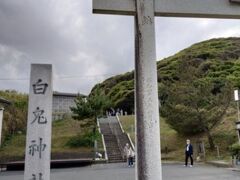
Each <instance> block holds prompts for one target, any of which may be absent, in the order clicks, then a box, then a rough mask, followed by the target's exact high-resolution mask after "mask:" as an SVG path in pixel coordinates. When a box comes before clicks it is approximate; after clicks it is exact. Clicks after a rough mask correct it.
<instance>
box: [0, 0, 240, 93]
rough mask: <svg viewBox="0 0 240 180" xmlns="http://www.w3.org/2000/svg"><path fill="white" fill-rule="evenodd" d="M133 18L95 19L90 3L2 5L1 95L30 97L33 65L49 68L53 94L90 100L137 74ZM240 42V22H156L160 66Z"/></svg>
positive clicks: (1, 0) (11, 0) (63, 0)
mask: <svg viewBox="0 0 240 180" xmlns="http://www.w3.org/2000/svg"><path fill="white" fill-rule="evenodd" d="M133 26H134V23H133V18H132V17H126V16H110V15H96V14H92V5H91V0H38V1H36V0H0V63H1V64H0V89H15V90H18V91H21V92H28V89H29V81H28V79H29V74H30V64H31V63H51V64H53V68H54V90H55V91H62V92H80V93H84V94H88V93H89V91H90V90H91V88H92V87H93V86H94V85H95V84H96V83H98V82H101V81H103V80H104V79H106V78H107V77H110V76H112V75H116V74H120V73H124V72H127V71H131V70H133V68H134V29H133ZM229 36H240V21H237V20H212V19H211V20H210V19H186V18H185V19H183V18H162V17H161V18H160V17H157V18H156V43H157V58H158V60H160V59H162V58H163V57H167V56H170V55H173V54H175V53H177V52H178V51H179V50H182V49H185V48H187V47H189V46H190V45H192V44H194V43H196V42H199V41H202V40H206V39H210V38H215V37H229Z"/></svg>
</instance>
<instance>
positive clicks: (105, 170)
mask: <svg viewBox="0 0 240 180" xmlns="http://www.w3.org/2000/svg"><path fill="white" fill-rule="evenodd" d="M163 177H164V178H163V179H165V180H239V179H240V172H233V171H231V170H230V169H223V168H215V167H212V166H205V165H199V166H195V167H194V168H186V167H183V166H182V165H164V166H163ZM0 180H23V172H0ZM51 180H134V168H128V167H126V166H125V164H106V165H101V164H99V165H94V166H91V167H83V168H71V169H55V170H52V171H51Z"/></svg>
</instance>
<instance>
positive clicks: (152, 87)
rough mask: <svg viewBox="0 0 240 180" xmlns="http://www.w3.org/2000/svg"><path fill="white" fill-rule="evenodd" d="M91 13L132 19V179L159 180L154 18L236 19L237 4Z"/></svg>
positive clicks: (185, 2) (158, 1) (155, 0)
mask: <svg viewBox="0 0 240 180" xmlns="http://www.w3.org/2000/svg"><path fill="white" fill-rule="evenodd" d="M238 3H239V4H238ZM93 13H99V14H116V15H131V16H135V107H136V130H137V132H136V147H137V148H136V149H137V153H136V154H137V158H136V159H137V163H136V165H137V166H136V179H137V180H162V168H161V153H160V152H161V151H160V130H159V109H158V90H157V87H158V84H157V68H156V47H155V21H154V16H166V17H196V18H228V19H240V0H93Z"/></svg>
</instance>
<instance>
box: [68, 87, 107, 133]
mask: <svg viewBox="0 0 240 180" xmlns="http://www.w3.org/2000/svg"><path fill="white" fill-rule="evenodd" d="M75 104H76V106H75V107H71V111H72V112H73V119H75V120H78V121H85V120H86V119H87V118H94V121H90V120H89V119H88V120H87V123H86V125H93V127H94V131H95V129H96V124H97V118H98V116H101V115H103V114H104V112H105V110H106V109H108V108H109V107H111V102H110V100H109V99H108V98H107V96H106V95H105V94H103V93H102V92H101V91H100V89H99V88H98V89H97V90H95V93H94V94H91V96H89V97H83V96H78V97H77V99H76V100H75Z"/></svg>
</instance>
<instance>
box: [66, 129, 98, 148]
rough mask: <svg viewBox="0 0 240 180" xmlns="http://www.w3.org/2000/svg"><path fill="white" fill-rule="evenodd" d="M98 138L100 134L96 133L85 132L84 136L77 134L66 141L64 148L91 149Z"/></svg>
mask: <svg viewBox="0 0 240 180" xmlns="http://www.w3.org/2000/svg"><path fill="white" fill-rule="evenodd" d="M99 138H100V134H99V133H98V132H96V133H95V134H94V133H93V132H87V133H85V134H78V135H76V136H73V137H72V138H70V139H69V140H68V142H67V143H66V146H69V147H72V148H76V147H93V146H94V141H95V140H98V139H99Z"/></svg>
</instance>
